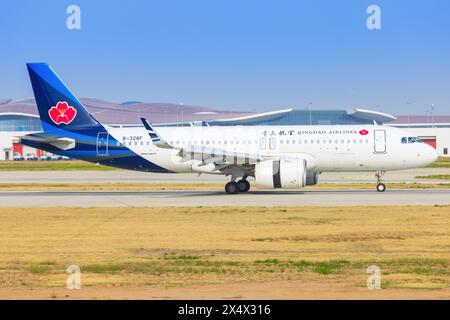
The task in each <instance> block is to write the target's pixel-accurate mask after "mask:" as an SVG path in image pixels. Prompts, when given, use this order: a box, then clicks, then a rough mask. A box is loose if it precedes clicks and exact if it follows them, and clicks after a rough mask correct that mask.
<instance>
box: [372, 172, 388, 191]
mask: <svg viewBox="0 0 450 320" xmlns="http://www.w3.org/2000/svg"><path fill="white" fill-rule="evenodd" d="M384 173H385V172H384V171H378V172H377V173H375V177H376V178H377V191H378V192H384V191H385V190H386V185H385V184H384V183H383V176H384Z"/></svg>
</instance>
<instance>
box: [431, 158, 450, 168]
mask: <svg viewBox="0 0 450 320" xmlns="http://www.w3.org/2000/svg"><path fill="white" fill-rule="evenodd" d="M427 168H450V157H439V158H438V159H437V160H436V161H435V162H433V163H430V164H429V165H428V166H427Z"/></svg>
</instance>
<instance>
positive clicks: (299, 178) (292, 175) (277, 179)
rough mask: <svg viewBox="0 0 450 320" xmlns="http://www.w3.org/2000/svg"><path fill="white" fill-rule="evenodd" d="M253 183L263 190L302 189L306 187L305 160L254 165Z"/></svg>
mask: <svg viewBox="0 0 450 320" xmlns="http://www.w3.org/2000/svg"><path fill="white" fill-rule="evenodd" d="M255 181H256V185H257V186H258V187H263V188H303V187H304V186H305V185H306V160H304V159H281V160H264V161H261V162H258V163H257V164H256V165H255Z"/></svg>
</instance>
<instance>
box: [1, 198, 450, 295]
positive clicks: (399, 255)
mask: <svg viewBox="0 0 450 320" xmlns="http://www.w3.org/2000/svg"><path fill="white" fill-rule="evenodd" d="M0 221H1V222H0V298H65V297H67V298H149V299H151V298H159V299H161V298H292V299H295V298H387V297H389V298H444V299H445V298H447V299H450V292H449V277H450V267H449V261H450V206H424V207H420V206H411V207H409V206H406V207H405V206H403V207H402V206H392V207H339V208H334V207H302V208H298V207H285V208H284V207H273V208H267V207H227V208H223V207H208V208H203V207H193V208H187V207H186V208H183V207H177V208H174V207H166V208H88V209H83V208H58V207H49V208H0ZM72 264H75V265H78V266H80V268H81V273H82V276H81V279H82V280H81V281H82V289H81V290H68V289H66V288H65V281H66V278H67V274H66V268H67V267H68V266H69V265H72ZM372 264H375V265H377V266H379V267H380V268H381V271H382V288H383V289H382V290H368V289H367V288H366V279H367V276H368V275H367V274H366V268H367V267H368V266H369V265H372ZM375 291H376V292H375Z"/></svg>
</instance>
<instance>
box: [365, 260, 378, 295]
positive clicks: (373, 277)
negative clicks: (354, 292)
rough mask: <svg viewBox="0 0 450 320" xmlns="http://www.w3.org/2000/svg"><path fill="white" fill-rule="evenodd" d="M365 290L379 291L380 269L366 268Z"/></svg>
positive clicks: (376, 267)
mask: <svg viewBox="0 0 450 320" xmlns="http://www.w3.org/2000/svg"><path fill="white" fill-rule="evenodd" d="M367 274H369V276H368V277H367V289H369V290H376V289H381V269H380V267H378V266H376V265H371V266H368V267H367Z"/></svg>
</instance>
